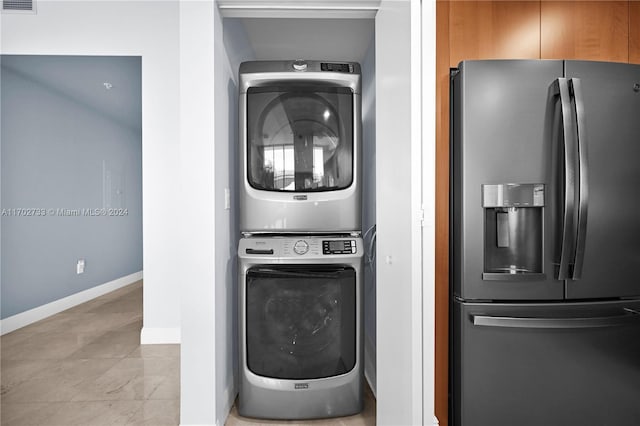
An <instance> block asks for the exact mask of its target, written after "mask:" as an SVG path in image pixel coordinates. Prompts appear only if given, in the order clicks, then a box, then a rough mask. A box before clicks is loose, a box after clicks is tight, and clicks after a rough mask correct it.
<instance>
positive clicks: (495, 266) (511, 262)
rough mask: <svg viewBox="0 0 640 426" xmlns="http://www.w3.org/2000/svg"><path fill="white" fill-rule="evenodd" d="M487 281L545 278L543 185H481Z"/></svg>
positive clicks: (485, 277) (483, 275)
mask: <svg viewBox="0 0 640 426" xmlns="http://www.w3.org/2000/svg"><path fill="white" fill-rule="evenodd" d="M482 206H483V210H484V273H483V274H482V279H484V280H509V281H519V280H537V279H541V277H542V275H543V268H542V265H543V226H544V224H543V217H544V214H543V213H544V212H543V210H544V184H539V183H527V184H513V183H505V184H496V185H482Z"/></svg>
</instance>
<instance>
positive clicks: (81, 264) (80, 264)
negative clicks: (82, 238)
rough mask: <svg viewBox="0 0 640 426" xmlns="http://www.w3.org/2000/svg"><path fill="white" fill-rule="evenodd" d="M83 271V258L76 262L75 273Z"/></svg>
mask: <svg viewBox="0 0 640 426" xmlns="http://www.w3.org/2000/svg"><path fill="white" fill-rule="evenodd" d="M83 273H84V259H78V263H76V274H83Z"/></svg>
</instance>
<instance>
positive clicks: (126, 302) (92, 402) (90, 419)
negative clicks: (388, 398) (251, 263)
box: [0, 281, 376, 426]
mask: <svg viewBox="0 0 640 426" xmlns="http://www.w3.org/2000/svg"><path fill="white" fill-rule="evenodd" d="M141 327H142V281H139V282H137V283H134V284H131V285H129V286H127V287H123V288H121V289H119V290H116V291H114V292H112V293H109V294H106V295H104V296H101V297H98V298H96V299H94V300H91V301H89V302H87V303H84V304H82V305H78V306H76V307H74V308H72V309H69V310H67V311H64V312H61V313H59V314H57V315H54V316H52V317H49V318H47V319H44V320H42V321H39V322H37V323H34V324H31V325H29V326H27V327H24V328H21V329H19V330H16V331H14V332H12V333H9V334H6V335H4V336H2V337H1V338H0V359H1V369H0V383H1V391H0V395H1V396H0V424H1V425H2V426H32V425H38V426H75V425H77V426H102V425H149V426H164V425H173V426H175V425H178V424H179V422H180V346H179V345H144V346H142V345H140V329H141ZM375 406H376V402H375V398H374V397H373V395H372V393H371V390H369V388H368V387H367V389H366V392H365V407H364V411H363V412H362V413H360V414H358V415H355V416H349V417H341V418H337V419H326V420H309V421H287V422H282V421H268V420H256V419H248V418H244V417H240V416H239V415H238V411H237V409H236V407H235V406H234V407H233V408H232V410H231V413H230V414H229V417H228V419H227V421H226V423H225V424H226V425H227V426H248V425H253V426H256V425H277V424H280V425H289V426H293V425H321V424H322V425H344V426H369V425H375V424H376V420H375V413H376V407H375Z"/></svg>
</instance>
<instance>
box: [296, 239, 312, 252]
mask: <svg viewBox="0 0 640 426" xmlns="http://www.w3.org/2000/svg"><path fill="white" fill-rule="evenodd" d="M293 251H294V252H296V254H305V253H306V252H308V251H309V244H308V243H307V242H306V241H305V240H298V241H296V243H295V244H294V245H293Z"/></svg>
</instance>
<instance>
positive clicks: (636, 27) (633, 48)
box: [629, 0, 640, 64]
mask: <svg viewBox="0 0 640 426" xmlns="http://www.w3.org/2000/svg"><path fill="white" fill-rule="evenodd" d="M629 62H631V63H632V64H640V1H637V0H634V1H631V2H629Z"/></svg>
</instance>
